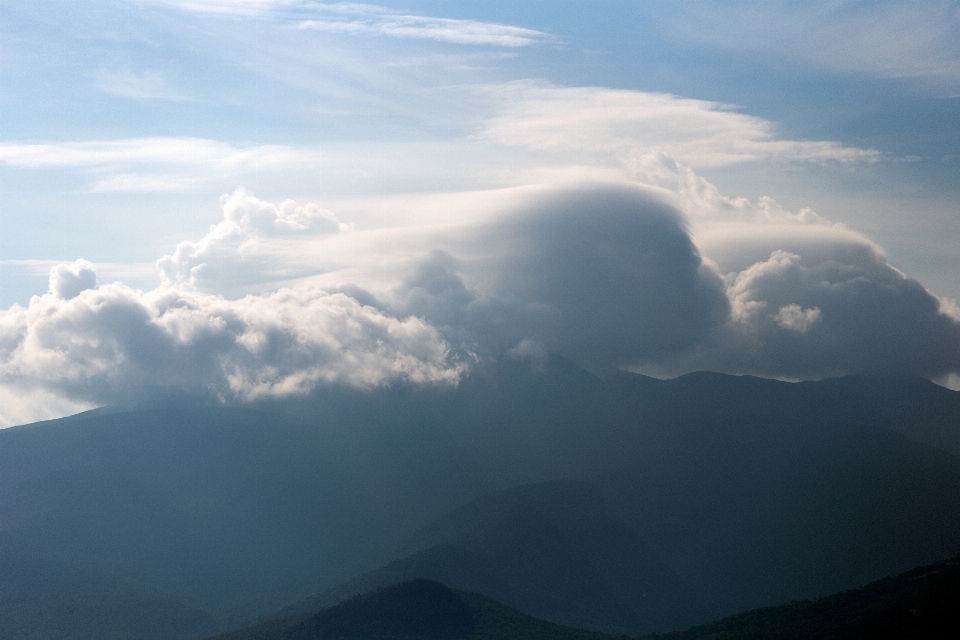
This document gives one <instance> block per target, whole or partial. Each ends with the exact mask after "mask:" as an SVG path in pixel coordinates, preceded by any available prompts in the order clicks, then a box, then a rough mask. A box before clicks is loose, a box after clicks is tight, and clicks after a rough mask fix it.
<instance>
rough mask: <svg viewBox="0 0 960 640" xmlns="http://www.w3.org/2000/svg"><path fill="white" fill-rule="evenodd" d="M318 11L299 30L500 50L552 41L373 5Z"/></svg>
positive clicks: (503, 28)
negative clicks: (489, 46) (470, 45)
mask: <svg viewBox="0 0 960 640" xmlns="http://www.w3.org/2000/svg"><path fill="white" fill-rule="evenodd" d="M316 11H317V13H318V14H320V15H318V17H316V18H313V19H309V20H303V21H301V22H300V23H299V25H298V26H299V28H301V29H312V30H317V31H328V32H334V33H351V34H371V35H386V36H396V37H401V38H422V39H425V40H436V41H439V42H451V43H454V44H480V45H494V46H499V47H525V46H529V45H532V44H536V43H538V42H542V41H544V40H546V39H548V38H549V36H548V35H547V34H546V33H544V32H542V31H536V30H534V29H526V28H524V27H517V26H513V25H507V24H498V23H494V22H480V21H477V20H459V19H454V18H435V17H428V16H417V15H406V14H399V13H393V12H391V11H390V10H388V9H385V8H383V7H377V6H373V5H363V4H335V5H317V6H316Z"/></svg>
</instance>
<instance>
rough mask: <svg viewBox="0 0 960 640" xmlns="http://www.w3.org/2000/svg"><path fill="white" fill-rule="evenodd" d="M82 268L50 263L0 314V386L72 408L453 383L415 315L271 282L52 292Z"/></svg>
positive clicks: (437, 344)
mask: <svg viewBox="0 0 960 640" xmlns="http://www.w3.org/2000/svg"><path fill="white" fill-rule="evenodd" d="M78 265H79V266H78ZM86 269H87V264H85V263H75V264H74V265H65V266H64V269H59V268H57V269H55V275H52V276H51V289H52V290H54V291H55V292H56V293H50V294H46V295H43V296H35V297H34V298H33V299H32V300H31V301H30V304H29V305H28V306H27V307H21V306H19V305H14V306H13V307H12V308H10V309H8V310H6V311H2V312H0V385H3V386H7V387H10V386H11V385H12V386H15V387H19V388H25V389H39V390H41V391H44V392H46V393H52V394H54V395H57V396H58V397H63V398H65V399H66V400H68V401H71V402H79V403H109V402H118V401H122V400H124V401H125V400H129V399H136V398H142V397H149V396H152V395H156V394H161V395H162V394H170V393H174V394H177V393H179V394H190V395H195V394H197V393H200V394H205V395H208V396H213V397H219V398H221V399H224V400H252V399H257V398H262V397H282V396H288V395H299V394H305V393H308V392H309V391H311V390H312V389H313V388H315V387H316V386H317V385H320V384H347V385H352V386H357V387H375V386H379V385H383V384H389V383H392V382H396V381H408V382H412V383H417V384H456V383H457V381H458V380H459V378H460V376H461V375H462V374H463V372H464V370H465V365H464V364H462V363H460V362H458V361H456V359H455V358H454V357H452V356H451V353H450V348H449V346H448V344H447V342H446V341H445V340H444V339H443V338H442V337H441V336H440V335H439V333H438V332H437V331H436V329H434V328H432V327H430V326H429V325H428V324H426V323H425V322H423V321H422V320H420V319H418V318H415V317H409V318H405V319H401V318H396V317H392V316H389V315H386V314H384V313H382V312H380V311H378V310H376V309H374V308H372V307H369V306H364V305H362V304H360V303H359V302H358V301H357V300H356V299H354V298H351V297H349V296H347V295H344V294H342V293H328V292H326V291H323V290H319V289H311V288H301V289H298V290H292V289H281V290H279V291H277V292H274V293H271V294H268V295H263V296H246V297H244V298H241V299H239V300H234V301H230V300H226V299H224V298H222V297H220V296H216V295H209V294H201V293H197V292H190V291H186V290H183V289H180V288H176V287H161V288H159V289H156V290H154V291H150V292H147V293H143V292H139V291H134V290H132V289H130V288H129V287H126V286H124V285H122V284H119V283H114V284H106V285H101V286H99V287H96V288H85V289H83V290H82V291H79V292H77V291H76V289H78V288H80V286H81V285H79V284H78V285H76V286H74V287H73V289H71V290H70V291H67V292H63V291H58V290H57V288H58V287H59V286H60V284H62V282H60V281H57V280H55V278H56V277H59V275H60V274H61V272H63V271H65V272H67V273H73V272H74V271H77V272H78V273H80V274H81V276H82V275H83V274H85V273H86ZM82 284H83V285H84V286H85V285H87V284H89V283H82ZM59 293H67V294H71V295H72V297H61V296H60V295H57V294H59Z"/></svg>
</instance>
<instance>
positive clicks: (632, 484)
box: [0, 359, 960, 639]
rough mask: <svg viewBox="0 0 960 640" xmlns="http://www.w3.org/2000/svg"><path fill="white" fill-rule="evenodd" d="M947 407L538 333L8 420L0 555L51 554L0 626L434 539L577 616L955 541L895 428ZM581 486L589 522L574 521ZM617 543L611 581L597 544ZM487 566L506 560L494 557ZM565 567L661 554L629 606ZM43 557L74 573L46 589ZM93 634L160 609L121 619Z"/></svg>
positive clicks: (943, 472)
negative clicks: (533, 350) (511, 353)
mask: <svg viewBox="0 0 960 640" xmlns="http://www.w3.org/2000/svg"><path fill="white" fill-rule="evenodd" d="M874 405H876V406H874ZM877 407H879V409H877ZM891 416H892V417H891ZM874 423H876V424H874ZM951 425H952V427H951ZM956 425H960V393H957V392H952V391H949V390H946V389H942V388H940V387H936V386H934V385H932V384H930V383H928V382H925V381H920V380H912V379H910V380H905V381H904V380H901V379H887V378H844V379H839V380H832V381H823V382H818V383H799V384H790V383H783V382H777V381H770V380H761V379H757V378H739V377H732V376H721V375H718V374H693V375H690V376H684V377H682V378H679V379H677V380H655V379H652V378H645V377H643V376H636V375H628V374H624V375H620V376H616V377H614V378H611V379H608V380H600V379H598V378H595V377H593V376H591V375H589V374H587V373H586V372H584V371H582V370H580V369H578V368H576V367H573V366H571V365H570V364H569V363H567V362H565V361H562V360H556V359H555V360H551V361H550V362H548V363H546V366H545V368H544V370H542V371H535V370H532V369H531V368H530V367H529V366H527V365H526V364H524V363H521V362H503V363H498V364H497V365H496V366H490V367H487V368H478V369H477V370H476V371H474V372H473V373H472V374H471V376H470V377H469V378H467V379H466V380H464V381H463V382H462V383H461V385H460V386H459V387H458V388H456V389H432V388H409V387H396V388H388V389H379V390H374V391H355V390H347V389H337V388H331V389H324V390H323V391H322V392H318V394H316V395H315V396H314V397H310V398H306V399H302V400H297V401H285V402H278V403H264V404H260V405H256V406H248V407H242V408H241V407H233V408H231V407H221V406H213V407H209V406H191V405H184V404H177V405H169V406H154V407H143V408H139V409H135V410H125V411H119V410H118V411H114V412H112V413H111V412H104V411H99V412H91V413H88V414H84V415H80V416H76V417H74V418H71V419H65V420H58V421H51V422H47V423H38V424H36V425H28V426H25V427H18V428H14V429H7V430H3V431H0V539H2V544H0V564H2V563H7V564H8V565H9V566H19V567H21V568H22V569H23V571H27V572H30V571H31V569H30V567H35V569H36V574H37V575H47V574H46V573H44V572H48V571H49V567H57V571H59V572H61V574H62V576H61V578H57V579H55V580H54V579H51V580H50V581H48V582H47V583H45V584H46V585H47V586H45V587H43V589H45V590H46V591H44V593H47V595H48V596H49V597H50V600H49V601H50V602H51V603H52V604H51V606H50V607H49V608H47V609H46V610H45V611H43V612H38V610H37V609H36V608H32V609H31V608H30V606H29V602H30V599H29V598H19V597H5V596H4V597H0V636H3V637H10V638H19V637H30V636H29V635H23V634H26V632H23V634H22V633H21V631H17V629H19V630H23V629H30V628H33V627H34V626H36V627H37V628H39V626H38V625H40V626H42V625H43V624H50V625H55V626H57V628H62V629H66V630H68V631H67V632H65V634H64V635H63V636H62V637H63V638H64V639H66V638H71V637H73V638H82V637H86V636H84V635H83V634H82V633H80V632H79V631H77V632H76V633H73V635H71V633H70V632H69V630H70V629H82V628H87V627H85V626H84V625H88V626H89V625H96V624H100V625H101V626H103V628H104V629H111V628H113V627H111V625H112V624H113V621H115V620H117V619H120V618H123V617H124V616H127V617H128V618H129V619H136V616H137V615H138V614H137V612H138V610H139V605H137V604H136V602H135V600H136V599H135V598H134V599H126V600H125V599H124V597H121V594H123V593H128V594H133V593H144V594H152V595H151V596H150V597H152V598H155V601H156V602H158V603H159V602H161V601H162V602H165V603H167V605H169V607H171V608H170V609H169V616H171V617H173V618H177V619H180V620H184V621H188V622H185V623H184V624H187V626H188V627H189V625H193V627H190V628H191V629H193V631H189V632H188V630H187V627H183V626H181V627H177V628H178V629H180V631H179V632H178V633H177V634H171V635H170V636H168V637H177V638H191V637H192V638H196V637H200V636H201V635H202V634H203V633H207V632H208V630H209V627H208V626H206V625H208V623H209V624H213V625H214V626H216V627H217V628H221V629H222V628H226V627H227V626H230V625H237V624H241V623H243V622H245V621H249V620H253V619H256V618H257V617H258V616H261V615H265V614H267V613H269V612H270V611H274V610H276V609H278V608H280V607H282V606H284V605H287V604H289V603H291V602H294V601H296V600H298V599H300V598H303V597H305V596H309V595H310V594H312V593H318V592H323V591H325V590H327V589H330V588H333V587H336V586H337V585H339V584H343V583H344V582H345V581H347V580H349V579H350V578H351V576H357V575H363V574H367V573H369V572H371V571H375V570H377V569H378V567H382V566H384V565H385V564H387V563H389V562H391V561H397V562H400V561H403V562H408V559H409V558H411V557H413V556H416V555H417V554H424V555H422V556H421V559H420V560H417V562H423V563H425V562H428V561H429V562H432V563H433V564H435V565H437V566H442V567H450V566H453V565H454V564H456V563H453V561H449V562H448V561H446V560H443V558H444V557H445V556H443V554H444V553H447V554H450V553H453V552H454V551H455V552H456V553H457V554H459V556H458V558H459V559H458V560H457V561H456V562H457V563H460V564H464V563H469V562H473V563H474V565H475V566H476V568H475V570H474V569H471V571H466V570H464V571H462V572H459V573H461V574H462V575H463V576H465V578H464V579H465V580H466V576H474V575H475V576H477V577H476V578H475V579H474V578H470V579H471V580H474V582H472V583H469V584H466V583H465V585H464V586H471V588H472V586H482V585H485V584H489V585H493V586H496V588H497V589H499V590H494V589H493V586H491V591H490V593H496V594H501V595H503V597H504V600H505V601H508V602H507V603H508V604H511V605H515V606H518V603H523V606H524V607H527V606H530V607H540V606H541V605H543V608H538V609H535V610H536V611H537V612H538V613H542V612H549V611H555V612H559V613H556V614H553V613H551V614H550V615H551V616H554V615H555V617H554V619H561V614H562V615H568V614H569V615H571V616H574V615H575V616H576V621H578V622H579V623H582V624H589V625H591V626H594V628H598V629H600V628H603V629H629V630H632V631H633V632H639V631H642V630H644V629H651V628H659V629H669V628H680V627H683V626H688V625H690V624H693V623H696V622H698V621H706V620H709V619H714V618H716V617H719V616H721V615H725V614H727V613H732V612H735V611H739V610H745V609H748V608H751V607H756V606H761V605H765V604H775V603H776V602H782V601H786V600H790V599H795V598H802V597H813V596H817V595H822V594H825V593H830V592H833V591H837V590H839V589H844V588H849V587H852V586H856V585H858V584H864V583H866V582H868V581H870V580H873V579H876V578H879V577H882V576H884V575H890V574H893V573H896V572H898V571H902V570H905V569H907V568H909V567H911V566H917V565H919V564H925V563H929V562H932V561H935V560H936V559H938V558H942V557H946V556H949V555H951V554H953V553H955V552H956V550H957V548H958V547H960V531H958V528H960V524H958V523H960V472H958V466H957V465H958V461H957V459H956V458H955V457H953V456H951V455H949V454H947V453H944V452H943V451H938V450H937V449H934V448H931V447H929V446H925V445H922V444H918V443H917V442H916V441H917V440H923V439H926V440H930V441H932V440H936V437H939V436H937V435H936V434H938V433H946V434H947V435H950V434H954V433H956V432H957V431H958V428H957V427H956ZM898 429H899V431H901V432H905V433H909V434H912V435H910V438H912V439H910V438H908V437H906V436H904V435H902V434H900V435H898V433H897V432H895V431H897V430H898ZM918 434H919V435H918ZM931 434H932V435H931ZM921 436H922V437H921ZM935 436H936V437H935ZM950 437H952V436H950ZM941 439H943V438H941ZM946 440H949V438H946ZM560 480H578V481H581V482H582V483H586V484H587V485H589V486H590V487H592V488H591V489H590V490H589V492H587V493H583V494H582V495H581V497H580V498H576V495H577V494H576V491H573V492H566V493H565V492H563V491H560V492H555V493H554V494H551V495H554V497H553V498H550V497H549V496H548V494H549V492H547V493H543V492H541V493H540V494H538V493H537V491H532V492H531V491H529V490H524V491H527V493H523V491H521V492H520V493H518V494H510V495H513V496H514V497H512V498H510V500H508V501H507V502H506V503H502V504H500V506H499V507H497V508H496V509H494V508H492V507H491V510H490V513H491V514H492V515H490V516H489V517H488V521H489V522H488V525H484V526H487V527H488V529H486V530H485V531H488V533H484V534H483V535H473V534H471V535H468V536H466V537H464V536H463V535H461V536H459V537H458V536H457V535H454V534H453V533H449V532H448V533H444V534H443V535H439V534H438V535H436V536H434V537H433V538H429V540H428V538H427V537H423V535H422V536H420V537H413V538H412V536H415V534H416V532H417V531H418V530H420V529H421V528H423V527H426V526H427V525H429V524H430V523H431V522H433V521H437V520H438V519H440V518H442V517H444V516H445V515H447V514H452V513H454V512H455V510H456V509H458V508H459V507H462V506H463V505H466V504H468V503H470V502H471V501H473V500H476V499H478V498H480V497H481V496H485V495H488V494H492V493H496V492H503V491H506V490H509V489H511V488H512V487H517V486H519V485H536V484H544V483H556V482H557V481H560ZM554 486H559V485H554ZM573 486H583V485H582V484H581V485H576V483H573ZM521 494H523V495H522V497H520V496H521ZM564 496H566V497H564ZM561 498H562V499H561ZM578 500H579V502H578ZM511 501H512V502H511ZM551 501H552V503H551ZM568 501H569V505H570V506H564V505H567V502H568ZM550 504H553V505H554V506H550ZM578 505H579V506H578ZM591 509H593V511H590V510H591ZM588 512H589V513H593V514H595V515H594V517H593V520H590V521H588V522H593V521H596V522H601V523H605V524H603V525H602V526H597V527H595V529H594V530H590V529H589V527H586V528H582V527H581V529H582V530H581V529H577V526H575V525H577V522H578V520H577V516H578V514H580V513H588ZM564 514H567V515H564ZM457 517H458V518H460V517H461V516H457ZM464 522H466V520H464ZM465 530H469V527H466V529H465ZM521 532H528V533H531V534H532V533H536V534H537V535H538V536H540V539H542V540H544V541H549V542H550V543H549V544H544V545H541V546H540V547H537V548H536V549H531V550H530V551H531V553H532V552H534V551H536V552H537V553H540V554H541V555H542V558H541V559H540V560H537V561H536V562H532V560H531V564H529V565H524V564H523V563H521V562H519V561H517V560H516V558H520V557H524V556H523V553H526V552H525V551H524V541H525V540H528V539H529V537H528V536H526V535H525V534H524V535H521ZM615 532H620V533H617V534H616V535H613V534H614V533H615ZM448 534H449V535H448ZM424 535H426V534H424ZM604 535H608V536H609V537H608V538H604V537H603V536H604ZM444 536H446V537H444ZM471 536H472V537H471ZM578 536H579V537H578ZM404 540H411V543H410V544H412V545H413V546H410V545H408V546H407V547H405V548H401V547H398V545H402V543H403V541H404ZM418 540H419V541H420V542H416V541H418ZM427 542H429V544H427ZM431 549H433V550H432V551H431ZM463 549H466V551H463ZM564 549H574V550H578V553H572V552H567V551H564ZM581 549H582V550H583V553H579V550H581ZM589 549H595V550H596V549H599V550H602V551H603V553H599V552H595V551H589V552H588V550H589ZM391 550H394V551H391ZM480 552H482V554H480ZM431 554H433V555H431ZM604 554H607V555H604ZM537 557H540V556H537V555H536V554H534V555H531V556H530V558H531V559H535V558H537ZM559 557H563V558H567V560H566V561H565V562H566V564H564V563H562V562H557V561H555V559H556V558H559ZM483 558H486V560H483ZM510 558H514V559H510ZM629 558H634V559H635V563H636V564H637V568H636V570H632V571H631V572H629V573H630V575H634V576H638V577H637V579H636V581H635V582H633V583H630V584H632V585H633V586H630V585H629V584H627V581H626V579H625V578H624V579H623V580H621V578H617V577H616V575H615V571H614V569H613V567H617V566H631V565H629V563H628V559H629ZM481 560H482V561H481ZM409 562H413V561H412V560H410V561H409ZM44 563H46V564H44ZM451 563H452V564H451ZM504 567H505V568H506V569H510V573H509V575H508V576H506V577H503V576H502V575H500V574H497V573H496V571H494V569H496V570H500V569H499V568H504ZM523 567H526V569H524V570H525V571H527V574H523V573H522V571H520V569H521V568H523ZM549 567H554V568H556V569H557V570H558V571H559V568H560V567H567V568H566V569H563V570H564V571H567V572H568V573H567V574H557V575H551V574H549V572H547V568H549ZM444 570H447V569H444ZM484 571H486V572H488V573H490V572H491V571H492V572H493V573H490V576H493V577H482V576H483V575H484V574H483V572H484ZM584 572H586V574H584ZM67 574H69V575H67ZM10 575H13V574H6V575H5V574H3V573H0V594H2V593H7V594H15V593H18V589H19V588H20V587H19V584H18V583H17V582H16V581H14V580H13V579H12V578H10ZM438 575H439V574H438ZM498 575H500V577H496V576H498ZM524 575H526V577H524ZM576 575H591V576H600V577H595V578H590V579H591V580H594V583H595V584H598V585H601V586H600V587H598V589H599V591H598V593H599V592H604V593H613V592H614V591H622V592H623V593H648V594H649V590H648V591H644V590H643V588H642V585H643V584H645V583H644V582H643V581H644V580H647V579H649V580H661V579H662V580H661V582H660V584H662V585H665V586H664V588H665V589H667V592H669V593H671V594H675V597H674V596H671V597H670V598H664V599H663V602H666V604H665V605H663V606H660V605H657V606H655V607H654V606H652V605H651V606H650V607H648V608H647V609H645V608H644V607H646V606H647V605H646V604H645V602H652V601H654V600H656V598H655V597H653V598H651V597H649V596H647V600H643V599H642V598H639V599H638V597H635V596H629V603H628V602H626V601H624V600H619V601H616V600H615V599H613V598H604V599H602V601H601V599H597V600H596V601H593V602H592V603H591V600H590V598H589V597H587V596H585V595H584V596H583V597H580V596H578V595H577V594H578V592H577V590H576V588H574V586H572V585H575V582H576V581H575V580H573V579H572V578H570V576H576ZM536 576H542V577H548V578H549V579H548V580H546V581H544V580H540V581H538V580H536V579H535V578H536ZM565 576H566V577H565ZM410 577H417V576H410ZM481 578H482V579H481ZM61 581H62V583H63V584H64V585H74V587H70V588H69V589H67V588H64V589H62V590H61V592H60V593H59V595H58V594H57V592H56V588H57V587H56V585H57V584H58V582H61ZM484 581H486V582H484ZM498 581H499V582H498ZM618 581H619V582H618ZM671 581H672V582H671ZM94 584H103V585H108V584H109V585H115V586H112V587H110V588H109V589H107V588H104V589H100V588H95V587H93V586H92V585H94ZM83 585H87V586H83ZM497 585H500V586H497ZM522 585H535V586H536V585H539V586H537V587H536V589H534V588H533V587H529V588H528V587H524V586H522ZM602 585H608V586H602ZM612 585H620V586H618V587H616V588H614V586H612ZM455 586H456V585H455ZM48 587H49V588H48ZM630 589H635V591H630ZM524 590H526V591H524ZM604 590H606V591H604ZM106 592H110V593H114V594H117V595H116V597H115V602H114V604H115V605H116V606H115V607H114V608H112V609H111V608H110V607H102V606H99V605H98V604H97V603H98V602H99V599H100V598H101V597H102V594H103V593H106ZM522 593H525V594H526V595H523V598H526V599H523V598H521V594H522ZM511 594H516V595H515V596H514V595H511ZM44 597H47V596H44ZM57 597H60V598H61V599H62V600H63V601H64V602H69V603H70V606H63V607H61V606H55V605H56V599H57ZM511 598H515V599H513V600H511ZM691 601H692V603H693V604H692V605H690V606H689V607H688V606H687V604H686V603H688V602H691ZM613 602H618V603H619V604H616V607H615V608H616V611H611V610H610V608H609V607H610V603H613ZM538 603H539V604H538ZM550 603H552V604H550ZM570 603H577V606H574V605H573V604H570ZM671 603H674V604H675V603H680V606H678V607H675V608H673V609H670V608H669V607H670V605H671ZM548 604H549V607H551V608H549V609H548V608H547V605H548ZM88 605H89V606H88ZM167 605H164V606H165V607H166V606H167ZM578 607H579V608H578ZM604 607H606V608H604ZM531 610H534V609H531ZM175 611H176V612H178V613H174V612H175ZM631 611H632V612H631ZM574 612H575V613H574ZM624 612H626V613H624ZM543 614H544V615H546V613H543ZM164 615H168V614H164ZM95 616H101V617H100V618H97V619H96V620H95V619H94V617H95ZM562 619H564V620H565V621H571V622H572V621H574V620H573V619H572V618H562ZM97 620H99V622H97ZM211 620H212V621H213V622H210V621H211ZM624 620H626V621H627V622H624ZM14 621H19V622H16V625H15V624H14ZM31 621H32V622H31ZM189 621H192V622H189ZM671 621H672V622H671ZM177 624H179V623H177ZM4 625H7V626H4ZM11 625H12V626H11ZM17 625H19V626H17ZM102 637H103V638H110V637H114V638H136V637H144V638H146V637H150V638H153V637H157V634H156V632H155V629H154V626H153V623H151V624H147V623H144V625H143V626H142V628H141V629H140V631H136V630H134V629H132V628H125V631H124V632H123V633H120V632H117V633H115V634H113V635H111V634H110V633H105V634H104V635H103V636H102Z"/></svg>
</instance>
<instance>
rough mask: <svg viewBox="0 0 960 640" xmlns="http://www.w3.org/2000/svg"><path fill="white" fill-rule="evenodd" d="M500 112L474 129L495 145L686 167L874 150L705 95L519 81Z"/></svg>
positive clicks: (845, 157)
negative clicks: (788, 130)
mask: <svg viewBox="0 0 960 640" xmlns="http://www.w3.org/2000/svg"><path fill="white" fill-rule="evenodd" d="M496 99H497V100H498V101H499V104H500V108H499V110H500V113H499V115H497V116H495V117H493V118H491V119H490V120H489V121H488V123H487V125H486V127H485V129H484V130H483V131H482V132H481V133H480V134H479V137H480V138H481V139H484V140H490V141H494V142H497V143H499V144H504V145H509V146H516V147H527V148H531V149H539V150H547V151H550V150H552V151H577V152H580V153H581V154H582V153H583V152H591V153H605V154H611V153H612V154H615V155H617V156H619V157H620V158H621V159H622V160H625V161H629V160H630V159H631V158H634V157H639V156H643V155H644V154H648V153H650V152H652V151H662V152H666V153H668V154H670V156H672V157H674V158H676V159H677V160H679V161H681V162H683V163H685V164H687V165H689V166H692V167H717V166H725V165H731V164H737V163H742V162H751V161H757V160H767V159H775V160H785V161H815V162H841V163H852V162H873V161H876V160H879V159H880V157H881V156H880V153H879V152H878V151H875V150H872V149H858V148H854V147H845V146H843V145H841V144H839V143H837V142H831V141H797V140H782V139H778V138H777V135H776V129H775V127H774V125H773V123H771V122H769V121H768V120H764V119H762V118H758V117H755V116H748V115H744V114H741V113H737V112H736V111H734V110H733V109H732V108H731V107H729V106H727V105H722V104H719V103H716V102H710V101H706V100H693V99H689V98H679V97H677V96H673V95H669V94H663V93H648V92H643V91H631V90H624V89H608V88H605V87H560V86H556V85H551V84H547V83H538V82H529V81H520V82H511V83H508V84H505V85H502V86H500V87H497V88H496Z"/></svg>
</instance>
